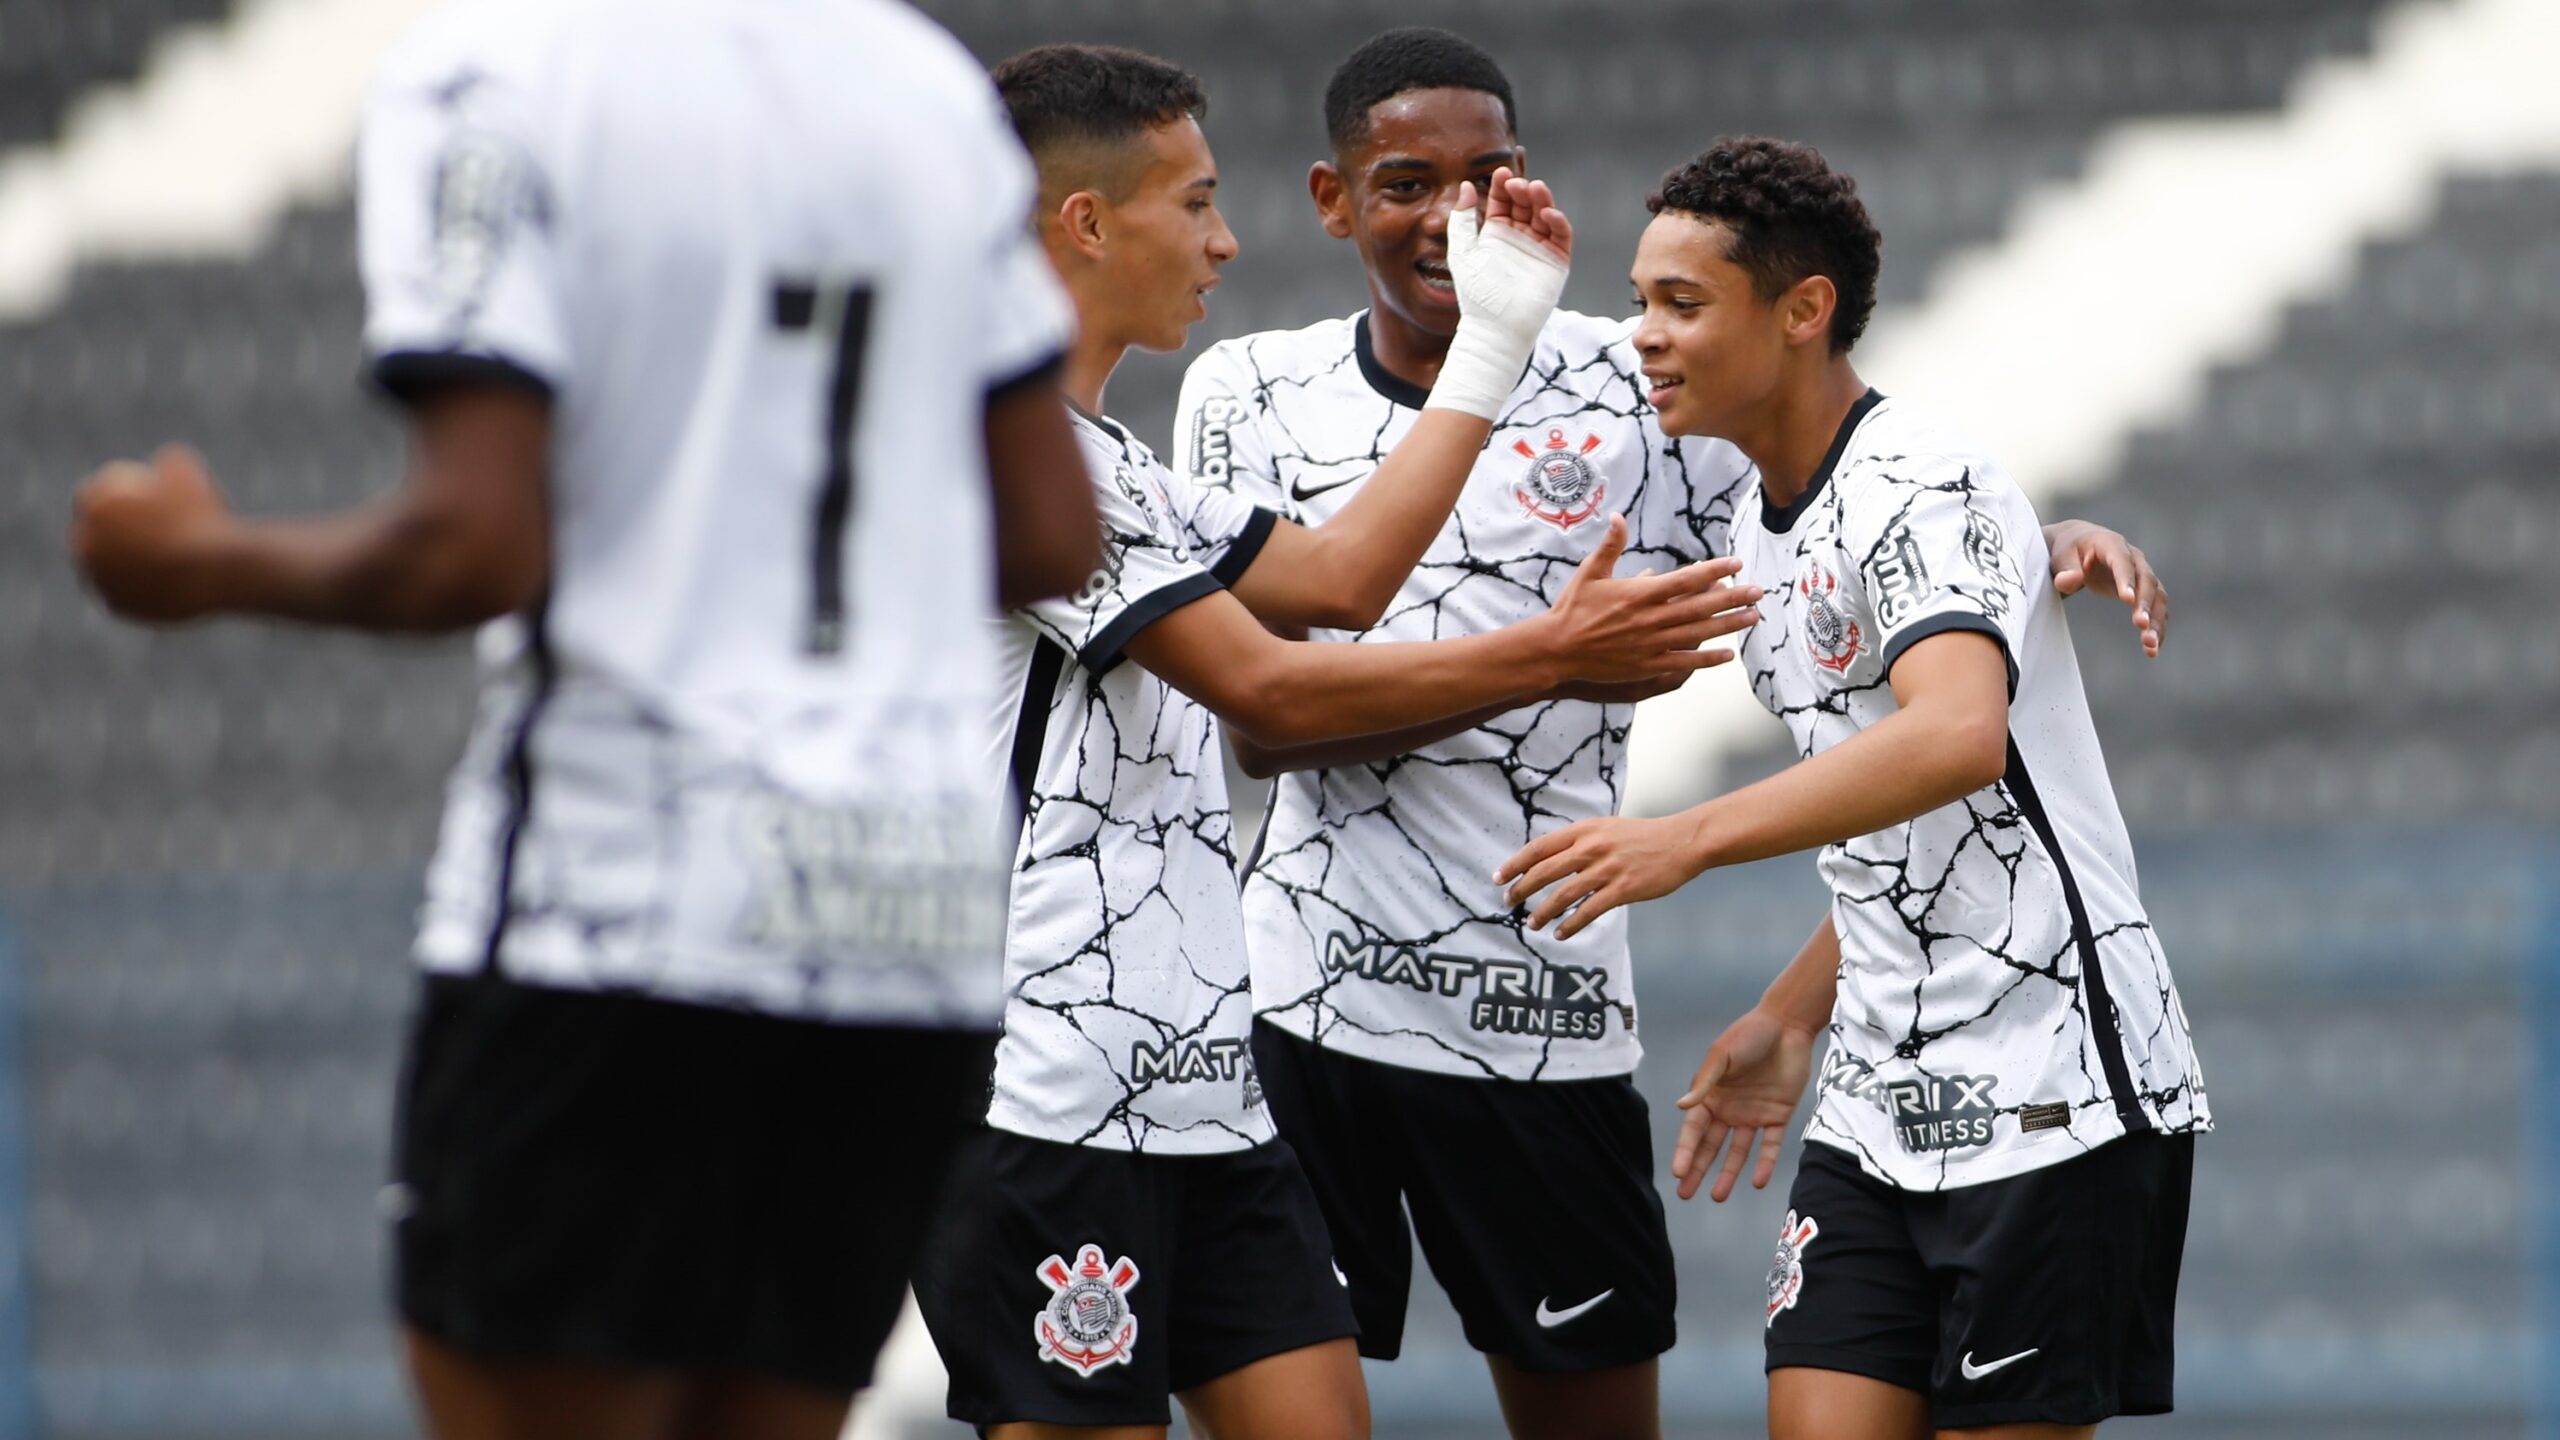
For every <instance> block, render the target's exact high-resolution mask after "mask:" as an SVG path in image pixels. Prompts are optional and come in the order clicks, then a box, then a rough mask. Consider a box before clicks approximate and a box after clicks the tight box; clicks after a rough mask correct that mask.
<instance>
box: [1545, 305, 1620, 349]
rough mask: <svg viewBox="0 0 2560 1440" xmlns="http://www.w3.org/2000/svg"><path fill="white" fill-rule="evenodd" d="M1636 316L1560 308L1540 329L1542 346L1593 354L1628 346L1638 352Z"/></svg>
mask: <svg viewBox="0 0 2560 1440" xmlns="http://www.w3.org/2000/svg"><path fill="white" fill-rule="evenodd" d="M1635 329H1636V322H1635V317H1633V316H1631V315H1585V314H1583V313H1582V312H1581V311H1579V310H1558V311H1556V312H1555V313H1554V314H1552V315H1550V316H1548V317H1547V323H1546V326H1545V328H1543V329H1541V330H1540V331H1539V332H1538V344H1539V346H1540V347H1541V348H1543V349H1547V350H1552V351H1555V352H1556V353H1558V354H1561V355H1568V356H1575V357H1589V356H1593V355H1600V354H1605V353H1608V352H1610V351H1614V350H1619V349H1622V348H1623V349H1624V350H1626V352H1627V354H1628V355H1629V356H1632V355H1633V354H1634V353H1635V349H1634V346H1633V344H1632V343H1631V341H1630V338H1629V337H1631V336H1633V335H1634V334H1635Z"/></svg>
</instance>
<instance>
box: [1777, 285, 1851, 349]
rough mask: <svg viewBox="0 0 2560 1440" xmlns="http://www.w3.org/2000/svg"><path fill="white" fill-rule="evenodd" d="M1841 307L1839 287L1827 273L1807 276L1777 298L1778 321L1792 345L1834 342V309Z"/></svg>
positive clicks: (1825, 344)
mask: <svg viewBox="0 0 2560 1440" xmlns="http://www.w3.org/2000/svg"><path fill="white" fill-rule="evenodd" d="M1839 308H1840V290H1839V287H1837V286H1835V285H1833V284H1832V283H1831V277H1830V276H1828V275H1807V276H1806V277H1804V278H1803V279H1802V280H1799V281H1797V282H1796V283H1795V284H1794V285H1792V286H1790V287H1789V288H1788V290H1787V293H1786V294H1784V295H1781V296H1779V297H1778V323H1779V324H1780V325H1781V326H1782V327H1783V328H1784V330H1785V332H1786V337H1787V343H1788V344H1790V345H1812V344H1821V345H1824V346H1826V347H1827V346H1828V345H1829V344H1830V343H1831V312H1833V311H1835V310H1837V309H1839Z"/></svg>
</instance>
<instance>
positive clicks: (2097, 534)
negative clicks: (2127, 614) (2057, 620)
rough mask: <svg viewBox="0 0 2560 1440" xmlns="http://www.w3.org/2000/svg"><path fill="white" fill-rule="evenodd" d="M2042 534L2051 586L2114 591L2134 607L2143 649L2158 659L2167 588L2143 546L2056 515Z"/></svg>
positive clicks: (2164, 634) (2165, 627)
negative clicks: (2050, 563) (2048, 557)
mask: <svg viewBox="0 0 2560 1440" xmlns="http://www.w3.org/2000/svg"><path fill="white" fill-rule="evenodd" d="M2044 538H2045V545H2046V547H2047V548H2048V549H2050V550H2052V551H2053V588H2054V589H2055V590H2057V591H2059V592H2061V593H2062V594H2065V595H2077V594H2079V593H2080V592H2081V591H2082V590H2084V589H2089V588H2092V587H2095V588H2096V589H2097V591H2098V593H2099V594H2102V595H2103V594H2107V593H2110V592H2112V593H2113V594H2114V595H2115V597H2116V598H2117V599H2119V600H2121V601H2123V602H2124V603H2125V604H2127V605H2130V606H2132V607H2133V628H2134V631H2135V633H2137V634H2138V635H2140V636H2141V638H2142V653H2143V654H2145V655H2147V656H2150V657H2152V658H2154V659H2157V658H2158V657H2159V654H2160V646H2161V645H2162V643H2164V642H2165V641H2167V640H2168V638H2169V592H2168V589H2167V588H2166V587H2164V586H2163V585H2161V583H2160V577H2159V576H2158V575H2156V574H2154V573H2152V569H2151V561H2150V558H2149V557H2147V556H2145V555H2144V554H2143V553H2142V550H2141V548H2140V547H2138V546H2136V545H2135V544H2134V543H2133V542H2132V541H2130V540H2127V539H2126V538H2124V536H2122V535H2120V534H2118V533H2116V532H2115V531H2113V530H2110V529H2108V528H2106V527H2105V526H2103V525H2092V524H2090V523H2089V522H2088V521H2086V520H2057V521H2055V522H2054V523H2052V524H2051V525H2047V526H2046V527H2045V528H2044Z"/></svg>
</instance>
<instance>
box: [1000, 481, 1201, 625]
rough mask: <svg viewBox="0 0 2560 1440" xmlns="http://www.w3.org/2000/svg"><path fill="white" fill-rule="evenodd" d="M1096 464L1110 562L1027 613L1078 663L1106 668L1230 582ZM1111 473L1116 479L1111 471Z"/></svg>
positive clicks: (1096, 486)
mask: <svg viewBox="0 0 2560 1440" xmlns="http://www.w3.org/2000/svg"><path fill="white" fill-rule="evenodd" d="M1091 463H1092V461H1091V458H1090V457H1088V458H1087V464H1088V465H1090V464H1091ZM1096 468H1097V474H1096V477H1095V481H1094V506H1095V508H1096V509H1097V510H1099V511H1101V513H1102V568H1100V569H1098V570H1096V571H1094V572H1093V574H1092V575H1091V576H1090V577H1089V578H1087V579H1086V581H1085V582H1084V586H1083V588H1082V589H1079V590H1078V591H1076V592H1075V593H1074V594H1072V595H1065V596H1060V597H1058V598H1056V599H1051V600H1042V601H1037V602H1035V603H1033V604H1031V605H1028V606H1025V607H1024V608H1023V611H1022V614H1023V615H1024V616H1026V617H1027V618H1028V619H1029V620H1030V621H1031V623H1032V625H1033V626H1034V627H1036V628H1037V629H1038V630H1039V631H1040V632H1041V633H1042V634H1044V635H1047V636H1048V637H1049V638H1050V639H1052V640H1055V641H1057V642H1058V643H1059V644H1060V645H1063V646H1065V647H1066V648H1067V649H1068V650H1071V651H1073V652H1074V653H1075V657H1076V661H1077V663H1079V664H1081V665H1083V666H1084V668H1085V669H1087V670H1089V671H1091V672H1093V673H1094V674H1096V675H1101V674H1105V673H1107V672H1108V671H1109V670H1110V669H1111V667H1112V666H1114V665H1117V664H1119V663H1120V657H1121V653H1122V652H1123V651H1125V650H1126V649H1127V648H1128V645H1129V642H1130V640H1132V639H1134V638H1135V637H1136V636H1137V633H1138V632H1139V631H1141V630H1144V629H1145V628H1147V627H1148V626H1149V625H1152V624H1154V623H1155V622H1156V621H1158V620H1161V619H1163V618H1164V617H1165V616H1167V615H1170V614H1172V613H1173V612H1174V611H1176V610H1179V609H1181V608H1182V607H1183V606H1185V605H1188V604H1190V603H1191V602H1192V601H1194V600H1197V599H1199V598H1200V597H1202V596H1204V595H1207V594H1210V593H1212V592H1214V591H1216V590H1219V589H1221V588H1223V587H1221V586H1220V585H1219V583H1218V579H1217V577H1216V576H1214V575H1212V574H1210V573H1209V572H1208V571H1207V570H1205V569H1202V568H1201V566H1200V565H1199V563H1198V562H1197V561H1196V560H1194V559H1192V558H1191V556H1190V553H1189V549H1188V547H1187V546H1185V545H1184V544H1183V543H1182V541H1181V539H1180V538H1179V537H1178V536H1175V535H1170V534H1167V533H1165V532H1164V530H1163V529H1162V528H1160V527H1159V526H1158V525H1157V524H1156V523H1155V522H1154V521H1153V520H1151V519H1150V518H1149V516H1148V512H1147V507H1146V505H1145V503H1144V502H1143V501H1142V500H1141V499H1140V498H1139V497H1138V496H1136V495H1133V494H1131V493H1129V492H1128V491H1127V490H1126V489H1124V488H1123V487H1122V484H1121V483H1120V481H1119V480H1118V478H1117V476H1118V474H1119V473H1121V472H1119V471H1118V470H1117V469H1116V468H1108V469H1106V468H1103V467H1096ZM1106 474H1107V475H1110V476H1112V477H1113V478H1109V479H1105V478H1103V476H1104V475H1106Z"/></svg>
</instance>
